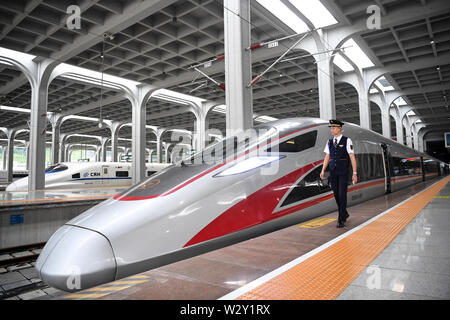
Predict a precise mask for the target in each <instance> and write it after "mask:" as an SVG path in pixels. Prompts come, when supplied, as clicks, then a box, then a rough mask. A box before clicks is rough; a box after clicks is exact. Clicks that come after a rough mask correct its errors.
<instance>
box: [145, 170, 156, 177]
mask: <svg viewBox="0 0 450 320" xmlns="http://www.w3.org/2000/svg"><path fill="white" fill-rule="evenodd" d="M155 173H156V171H147V177H150V176H151V175H152V174H155Z"/></svg>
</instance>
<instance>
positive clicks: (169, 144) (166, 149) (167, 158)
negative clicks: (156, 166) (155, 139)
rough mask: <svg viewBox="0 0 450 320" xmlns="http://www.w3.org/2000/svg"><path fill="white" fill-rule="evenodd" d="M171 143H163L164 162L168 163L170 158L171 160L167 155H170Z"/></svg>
mask: <svg viewBox="0 0 450 320" xmlns="http://www.w3.org/2000/svg"><path fill="white" fill-rule="evenodd" d="M171 145H172V144H171V143H166V144H164V160H165V162H166V163H170V160H172V159H170V157H169V156H170V152H169V148H170V146H171Z"/></svg>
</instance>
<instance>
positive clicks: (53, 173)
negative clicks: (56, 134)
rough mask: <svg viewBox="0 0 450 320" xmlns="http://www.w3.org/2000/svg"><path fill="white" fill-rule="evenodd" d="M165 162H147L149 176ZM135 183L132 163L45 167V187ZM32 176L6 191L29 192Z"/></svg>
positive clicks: (59, 164)
mask: <svg viewBox="0 0 450 320" xmlns="http://www.w3.org/2000/svg"><path fill="white" fill-rule="evenodd" d="M169 165H170V164H165V163H147V164H146V177H149V176H151V175H152V174H155V173H156V172H158V171H160V170H162V169H164V168H166V167H168V166H169ZM128 186H131V163H128V162H62V163H58V164H55V165H52V166H50V167H48V168H47V169H46V170H45V189H80V188H93V187H128ZM27 189H28V177H25V178H22V179H19V180H16V181H14V182H13V183H11V184H10V185H9V186H8V187H7V188H6V191H26V190H27Z"/></svg>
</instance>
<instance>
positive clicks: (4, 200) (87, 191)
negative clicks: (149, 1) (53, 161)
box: [0, 187, 124, 208]
mask: <svg viewBox="0 0 450 320" xmlns="http://www.w3.org/2000/svg"><path fill="white" fill-rule="evenodd" d="M123 189H124V188H117V187H102V188H84V189H55V190H37V191H13V192H8V191H1V192H0V208H5V207H9V208H11V207H18V206H29V205H35V204H51V203H61V202H77V201H91V200H93V201H96V200H97V201H98V200H105V199H108V198H110V197H112V196H114V195H115V194H116V193H118V192H120V191H122V190H123Z"/></svg>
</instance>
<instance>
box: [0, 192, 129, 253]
mask: <svg viewBox="0 0 450 320" xmlns="http://www.w3.org/2000/svg"><path fill="white" fill-rule="evenodd" d="M122 190H124V188H117V187H102V188H84V189H58V190H56V189H55V190H39V191H32V192H25V191H23V192H22V191H14V192H7V191H2V192H0V249H3V248H9V247H18V246H24V245H31V244H35V243H41V242H46V241H47V240H48V239H49V238H50V236H51V235H52V234H53V233H54V232H55V231H56V230H57V229H58V228H59V227H61V226H62V225H63V224H64V223H66V222H67V221H69V220H71V219H72V218H74V217H76V216H77V215H79V214H80V213H82V212H84V211H86V210H88V209H89V208H91V207H92V206H94V205H96V204H98V203H100V202H101V201H104V200H106V199H108V198H110V197H112V196H114V195H115V194H117V193H118V192H120V191H122Z"/></svg>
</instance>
